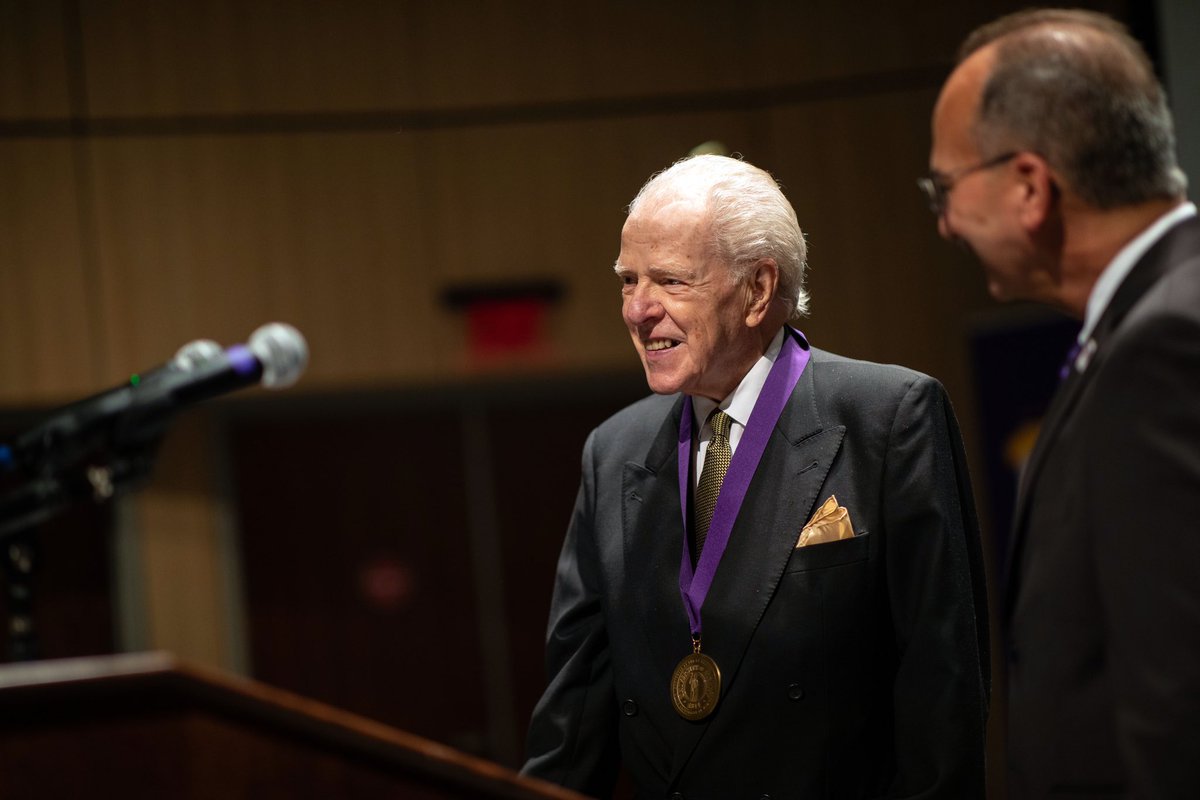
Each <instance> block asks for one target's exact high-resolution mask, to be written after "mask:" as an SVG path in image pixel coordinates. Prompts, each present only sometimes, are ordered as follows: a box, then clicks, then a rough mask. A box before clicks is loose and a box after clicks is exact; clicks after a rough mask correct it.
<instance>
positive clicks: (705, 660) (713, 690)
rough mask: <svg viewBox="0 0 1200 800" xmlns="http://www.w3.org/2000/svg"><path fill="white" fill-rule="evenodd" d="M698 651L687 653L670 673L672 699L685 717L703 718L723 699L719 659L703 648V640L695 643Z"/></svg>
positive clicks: (692, 718) (692, 719) (677, 710)
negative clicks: (716, 660) (706, 653)
mask: <svg viewBox="0 0 1200 800" xmlns="http://www.w3.org/2000/svg"><path fill="white" fill-rule="evenodd" d="M693 648H694V650H695V652H693V653H692V654H691V655H688V656H684V658H683V660H682V661H680V662H679V666H677V667H675V672H674V673H672V675H671V703H672V705H674V706H675V711H676V712H678V713H679V716H681V717H683V718H684V719H686V720H690V721H692V722H695V721H697V720H701V719H704V718H705V717H707V716H708V715H709V714H711V713H712V712H713V709H714V708H716V707H717V701H718V700H720V699H721V670H720V668H719V667H718V666H717V662H715V661H713V660H712V659H711V658H709V657H708V656H706V655H704V654H703V653H701V652H700V642H699V640H696V641H695V643H694V644H693Z"/></svg>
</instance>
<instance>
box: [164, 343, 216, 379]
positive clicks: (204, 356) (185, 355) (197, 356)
mask: <svg viewBox="0 0 1200 800" xmlns="http://www.w3.org/2000/svg"><path fill="white" fill-rule="evenodd" d="M224 352H225V351H224V350H223V349H222V348H221V345H219V344H217V343H216V342H214V341H213V340H212V339H197V340H196V341H194V342H188V343H187V344H185V345H184V346H183V347H181V348H179V352H177V353H176V354H175V357H174V358H172V359H171V366H172V367H174V368H175V369H177V370H179V371H181V372H191V371H192V370H194V369H196V368H197V367H199V366H203V365H204V364H207V363H209V362H211V361H212V360H213V359H215V358H218V357H219V356H221V355H222V354H224Z"/></svg>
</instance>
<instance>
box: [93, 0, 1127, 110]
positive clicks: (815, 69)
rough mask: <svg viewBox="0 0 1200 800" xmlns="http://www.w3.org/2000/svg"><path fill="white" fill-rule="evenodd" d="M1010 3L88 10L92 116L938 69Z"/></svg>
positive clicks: (526, 0)
mask: <svg viewBox="0 0 1200 800" xmlns="http://www.w3.org/2000/svg"><path fill="white" fill-rule="evenodd" d="M1108 5H1113V4H1112V3H1109V4H1108ZM1012 6H1013V3H1011V2H1003V1H1002V0H992V2H986V3H979V4H970V5H968V4H953V3H918V2H902V3H897V2H886V1H885V0H872V2H866V3H860V4H856V5H855V6H854V7H853V11H849V10H848V9H849V7H848V6H845V5H844V4H841V3H835V2H819V3H813V2H809V3H769V2H760V3H747V4H741V5H738V6H731V5H730V4H728V3H726V2H720V0H692V2H682V1H681V0H671V1H670V2H658V3H644V2H633V0H619V1H618V2H602V1H601V0H587V1H586V2H579V3H563V2H558V0H518V1H517V2H509V1H507V0H505V1H502V0H483V1H480V0H447V1H446V2H438V3H429V2H423V1H422V0H409V2H384V1H383V0H359V2H334V0H318V1H317V2H309V3H295V2H288V0H257V1H256V2H253V3H246V2H239V0H187V1H186V2H184V1H182V0H180V1H179V2H173V3H160V2H154V0H139V1H138V2H126V3H122V5H121V7H120V11H119V12H118V11H117V10H115V8H114V7H113V6H111V5H110V4H108V3H104V2H98V1H96V0H80V9H81V11H80V19H81V25H82V30H83V35H84V39H85V57H86V64H87V93H88V97H89V103H90V106H91V108H92V111H93V112H94V113H95V114H97V115H100V116H135V117H137V116H145V115H168V116H175V115H183V114H232V113H245V112H252V113H297V112H313V111H319V112H347V111H376V110H379V109H381V108H424V109H446V108H463V107H467V108H469V107H480V106H506V105H514V104H515V105H520V104H527V103H554V102H564V101H579V100H586V99H597V98H624V97H650V96H654V95H656V94H664V93H665V94H672V93H680V92H712V91H728V90H738V89H746V88H756V87H764V86H780V85H790V84H794V83H796V82H798V81H812V80H822V79H831V78H842V77H847V76H853V75H863V74H870V73H873V72H889V71H896V70H907V69H914V68H916V69H920V68H928V67H931V66H932V67H936V66H938V65H940V64H944V63H946V61H947V60H948V59H949V57H950V56H951V54H952V53H953V51H954V48H955V47H956V46H957V43H958V40H959V38H960V37H961V36H962V33H963V32H964V31H966V30H969V29H970V28H971V27H972V26H973V24H976V23H978V22H979V21H982V20H985V19H987V18H989V17H991V16H994V15H995V12H998V11H999V10H1002V9H1005V8H1011V7H1012Z"/></svg>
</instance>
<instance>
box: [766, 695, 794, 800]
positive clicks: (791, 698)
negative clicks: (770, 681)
mask: <svg viewBox="0 0 1200 800" xmlns="http://www.w3.org/2000/svg"><path fill="white" fill-rule="evenodd" d="M788 699H789V700H803V699H804V688H803V687H802V686H800V684H798V683H793V684H792V685H791V686H789V687H788ZM763 797H766V795H763Z"/></svg>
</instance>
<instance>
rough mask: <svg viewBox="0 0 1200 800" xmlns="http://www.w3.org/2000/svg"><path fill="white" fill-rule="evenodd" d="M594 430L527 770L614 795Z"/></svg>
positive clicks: (553, 612)
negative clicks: (599, 560) (598, 541)
mask: <svg viewBox="0 0 1200 800" xmlns="http://www.w3.org/2000/svg"><path fill="white" fill-rule="evenodd" d="M594 440H595V433H593V434H592V435H591V436H590V437H589V438H588V441H587V444H586V445H585V446H584V457H583V478H582V480H581V483H580V487H579V494H578V497H577V498H576V501H575V510H574V512H573V513H572V516H571V523H570V527H569V528H568V530H567V537H566V540H565V541H564V543H563V549H562V553H561V555H560V556H559V560H558V571H557V575H556V578H555V583H554V596H553V600H552V602H551V606H550V622H549V626H548V630H547V634H546V672H547V677H548V683H547V687H546V691H545V693H544V694H543V695H542V698H541V699H540V700H539V701H538V704H537V706H536V708H535V709H534V712H533V719H532V721H531V722H530V726H529V735H528V738H527V744H526V749H527V756H528V759H527V761H526V763H525V766H524V768H523V769H522V772H523V773H524V774H527V775H532V776H534V777H538V778H541V779H543V780H547V781H550V782H552V783H557V784H559V785H561V786H565V787H567V788H570V789H574V790H576V791H580V792H583V793H585V794H588V795H591V796H594V797H608V796H611V794H612V791H613V786H614V784H615V782H616V776H617V769H618V764H619V755H618V746H617V704H616V701H615V699H614V690H613V677H612V662H611V657H610V653H609V645H608V634H607V631H606V628H605V621H604V613H603V608H602V605H601V587H600V577H599V563H598V559H599V554H598V551H597V547H596V542H595V538H594V536H595V511H594V510H595V468H594V455H593V451H594Z"/></svg>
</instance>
